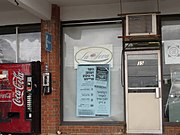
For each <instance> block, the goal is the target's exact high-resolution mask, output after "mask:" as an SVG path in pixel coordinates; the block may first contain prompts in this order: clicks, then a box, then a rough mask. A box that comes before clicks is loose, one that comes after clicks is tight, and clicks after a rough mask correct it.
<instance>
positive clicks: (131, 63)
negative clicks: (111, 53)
mask: <svg viewBox="0 0 180 135" xmlns="http://www.w3.org/2000/svg"><path fill="white" fill-rule="evenodd" d="M128 85H129V86H128V87H157V86H158V59H157V55H155V54H154V55H152V54H150V55H148V54H146V55H142V54H141V55H138V54H137V55H129V56H128Z"/></svg>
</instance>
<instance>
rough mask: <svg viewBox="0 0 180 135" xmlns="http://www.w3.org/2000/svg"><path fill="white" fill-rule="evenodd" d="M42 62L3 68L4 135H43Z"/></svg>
mask: <svg viewBox="0 0 180 135" xmlns="http://www.w3.org/2000/svg"><path fill="white" fill-rule="evenodd" d="M40 108H41V66H40V62H31V63H22V64H19V63H16V64H15V63H8V64H0V134H31V133H40V132H41V128H40V127H41V109H40Z"/></svg>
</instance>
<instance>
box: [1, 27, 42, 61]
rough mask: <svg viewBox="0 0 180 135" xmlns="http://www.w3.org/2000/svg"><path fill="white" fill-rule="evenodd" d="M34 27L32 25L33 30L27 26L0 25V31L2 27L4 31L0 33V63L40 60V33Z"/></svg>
mask: <svg viewBox="0 0 180 135" xmlns="http://www.w3.org/2000/svg"><path fill="white" fill-rule="evenodd" d="M36 27H37V26H34V29H35V30H34V31H35V32H32V31H33V27H29V26H21V27H10V28H8V26H7V28H6V27H5V28H4V27H2V28H1V29H2V32H3V31H4V29H5V30H6V31H5V34H4V33H2V34H0V63H16V62H17V63H22V62H31V61H40V60H41V34H40V32H37V28H36ZM17 28H18V29H17ZM29 31H30V32H29ZM21 32H23V33H21ZM11 33H13V34H11ZM15 33H16V34H15Z"/></svg>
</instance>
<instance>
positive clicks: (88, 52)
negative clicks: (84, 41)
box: [75, 47, 112, 64]
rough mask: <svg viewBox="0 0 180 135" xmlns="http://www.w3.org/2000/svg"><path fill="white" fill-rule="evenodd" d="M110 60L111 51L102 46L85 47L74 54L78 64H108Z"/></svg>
mask: <svg viewBox="0 0 180 135" xmlns="http://www.w3.org/2000/svg"><path fill="white" fill-rule="evenodd" d="M111 60H112V52H111V51H110V50H109V49H107V48H104V47H87V48H83V49H80V50H79V51H77V52H76V54H75V61H76V62H77V63H78V64H90V63H91V64H108V63H109V62H110V61H111Z"/></svg>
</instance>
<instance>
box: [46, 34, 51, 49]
mask: <svg viewBox="0 0 180 135" xmlns="http://www.w3.org/2000/svg"><path fill="white" fill-rule="evenodd" d="M46 51H48V52H51V51H52V35H51V34H50V33H48V32H46Z"/></svg>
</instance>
